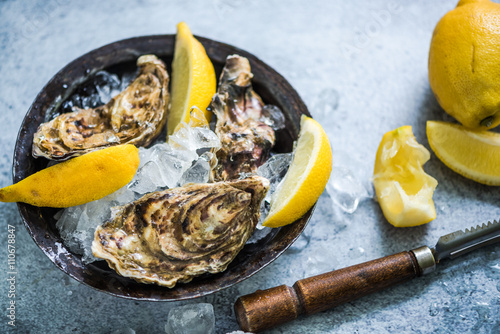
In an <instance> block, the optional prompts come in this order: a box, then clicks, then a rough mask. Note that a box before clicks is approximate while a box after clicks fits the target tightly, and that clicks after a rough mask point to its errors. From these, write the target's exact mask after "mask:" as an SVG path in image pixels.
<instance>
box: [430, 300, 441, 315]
mask: <svg viewBox="0 0 500 334" xmlns="http://www.w3.org/2000/svg"><path fill="white" fill-rule="evenodd" d="M438 314H439V307H438V305H437V303H432V304H431V306H430V307H429V315H430V316H431V317H435V316H436V315H438Z"/></svg>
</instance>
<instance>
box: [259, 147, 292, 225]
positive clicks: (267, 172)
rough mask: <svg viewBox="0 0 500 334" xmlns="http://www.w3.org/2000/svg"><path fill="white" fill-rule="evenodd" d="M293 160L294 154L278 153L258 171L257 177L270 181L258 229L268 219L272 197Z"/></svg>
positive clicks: (261, 209)
mask: <svg viewBox="0 0 500 334" xmlns="http://www.w3.org/2000/svg"><path fill="white" fill-rule="evenodd" d="M292 159H293V155H292V153H278V154H275V155H273V156H272V157H271V158H269V159H268V160H267V161H266V162H265V163H264V164H263V165H262V166H260V167H259V168H258V169H257V175H259V176H262V177H265V178H266V179H268V180H269V191H268V192H267V194H266V197H265V198H264V200H263V201H262V203H261V205H260V212H261V214H260V220H259V224H258V225H257V226H258V227H260V226H262V222H263V221H264V220H265V218H266V217H267V214H268V213H269V209H270V203H271V199H272V196H273V194H274V193H275V192H276V190H277V189H278V186H279V184H280V182H281V181H283V178H284V177H285V175H286V172H287V171H288V167H290V163H291V162H292Z"/></svg>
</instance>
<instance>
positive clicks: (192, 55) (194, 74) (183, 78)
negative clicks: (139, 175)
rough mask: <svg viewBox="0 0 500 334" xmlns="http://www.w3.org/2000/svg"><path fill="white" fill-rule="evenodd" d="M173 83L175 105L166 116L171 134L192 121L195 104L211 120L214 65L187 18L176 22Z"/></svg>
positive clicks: (214, 82)
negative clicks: (208, 108) (181, 124)
mask: <svg viewBox="0 0 500 334" xmlns="http://www.w3.org/2000/svg"><path fill="white" fill-rule="evenodd" d="M171 87H172V88H171V89H172V95H171V98H172V105H171V108H170V113H169V115H168V120H167V133H168V135H171V134H172V133H173V132H174V130H175V128H176V127H177V126H178V125H179V123H181V122H185V123H186V124H189V123H190V111H191V108H192V107H193V106H196V107H198V108H199V109H201V110H202V111H203V113H204V114H205V117H206V119H207V121H208V122H210V119H211V118H212V113H211V112H210V111H208V110H207V107H208V105H209V104H210V101H211V100H212V97H213V95H214V94H215V91H216V88H217V87H216V78H215V71H214V66H213V64H212V62H211V61H210V59H209V58H208V56H207V53H206V52H205V48H204V47H203V45H201V43H200V42H199V41H198V40H196V38H194V37H193V35H192V34H191V31H190V30H189V27H188V25H187V24H186V23H184V22H181V23H179V24H178V25H177V36H176V39H175V50H174V61H173V62H172V85H171Z"/></svg>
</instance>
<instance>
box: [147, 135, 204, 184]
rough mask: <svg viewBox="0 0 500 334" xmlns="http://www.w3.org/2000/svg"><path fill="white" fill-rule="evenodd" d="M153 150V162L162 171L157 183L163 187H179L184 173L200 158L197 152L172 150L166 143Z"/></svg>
mask: <svg viewBox="0 0 500 334" xmlns="http://www.w3.org/2000/svg"><path fill="white" fill-rule="evenodd" d="M152 150H153V152H152V153H151V161H154V162H155V163H156V164H157V165H158V167H159V171H160V178H158V179H155V182H156V183H157V184H158V185H159V186H161V187H164V186H167V187H169V188H173V187H175V186H177V183H178V182H179V180H180V179H181V177H182V175H183V174H184V172H185V171H186V170H188V169H189V167H191V165H192V163H193V160H196V159H197V158H198V155H197V154H196V153H195V152H190V151H178V150H172V148H171V147H170V146H169V145H168V144H166V143H164V144H158V145H155V146H154V147H153V148H152Z"/></svg>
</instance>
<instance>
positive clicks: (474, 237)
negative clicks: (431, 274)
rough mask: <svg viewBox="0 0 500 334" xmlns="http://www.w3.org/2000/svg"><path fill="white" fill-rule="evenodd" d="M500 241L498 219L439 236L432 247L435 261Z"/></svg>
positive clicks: (452, 257) (499, 222)
mask: <svg viewBox="0 0 500 334" xmlns="http://www.w3.org/2000/svg"><path fill="white" fill-rule="evenodd" d="M498 241H500V221H496V220H494V221H493V222H488V224H483V225H481V226H479V225H478V226H476V227H472V228H470V229H465V231H456V232H453V233H450V234H447V235H444V236H442V237H441V238H439V240H438V242H437V244H436V246H435V247H434V249H433V253H434V257H435V259H436V261H440V260H442V259H445V258H451V259H454V258H455V257H457V256H460V255H462V254H465V253H468V252H470V251H473V250H475V249H477V248H480V247H483V246H485V245H490V244H493V243H495V242H498Z"/></svg>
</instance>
